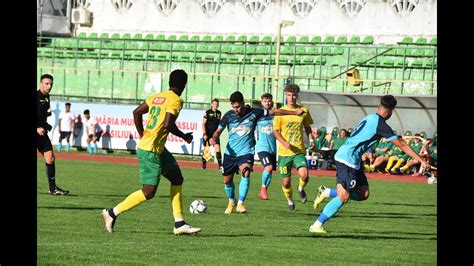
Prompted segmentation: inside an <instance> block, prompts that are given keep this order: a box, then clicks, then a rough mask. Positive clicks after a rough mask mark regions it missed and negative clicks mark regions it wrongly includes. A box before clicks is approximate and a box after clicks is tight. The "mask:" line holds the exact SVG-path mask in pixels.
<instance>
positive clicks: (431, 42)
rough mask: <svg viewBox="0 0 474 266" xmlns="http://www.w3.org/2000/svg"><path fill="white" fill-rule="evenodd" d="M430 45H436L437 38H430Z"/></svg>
mask: <svg viewBox="0 0 474 266" xmlns="http://www.w3.org/2000/svg"><path fill="white" fill-rule="evenodd" d="M430 45H435V46H436V45H438V38H437V37H433V38H431V40H430Z"/></svg>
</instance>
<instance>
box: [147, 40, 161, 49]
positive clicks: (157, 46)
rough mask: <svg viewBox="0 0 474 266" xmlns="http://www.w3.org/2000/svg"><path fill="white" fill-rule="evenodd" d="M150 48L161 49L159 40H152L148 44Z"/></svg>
mask: <svg viewBox="0 0 474 266" xmlns="http://www.w3.org/2000/svg"><path fill="white" fill-rule="evenodd" d="M150 50H153V51H158V50H161V44H160V43H159V42H154V43H152V44H151V46H150Z"/></svg>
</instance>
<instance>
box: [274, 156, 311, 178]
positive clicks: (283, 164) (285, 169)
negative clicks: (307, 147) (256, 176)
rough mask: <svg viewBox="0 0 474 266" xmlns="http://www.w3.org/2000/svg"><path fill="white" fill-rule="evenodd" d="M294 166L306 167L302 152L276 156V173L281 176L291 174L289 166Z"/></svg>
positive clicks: (297, 167)
mask: <svg viewBox="0 0 474 266" xmlns="http://www.w3.org/2000/svg"><path fill="white" fill-rule="evenodd" d="M292 166H294V167H295V168H296V169H299V168H300V167H306V168H308V166H307V165H306V157H305V155H304V154H303V153H298V154H295V155H291V156H280V157H278V170H279V171H278V173H279V176H280V177H282V178H285V177H290V176H291V167H292Z"/></svg>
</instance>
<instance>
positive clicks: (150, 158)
mask: <svg viewBox="0 0 474 266" xmlns="http://www.w3.org/2000/svg"><path fill="white" fill-rule="evenodd" d="M137 155H138V160H139V161H140V184H142V185H151V186H158V184H159V183H160V175H161V174H166V173H167V172H168V171H172V170H179V166H178V163H177V162H176V160H175V158H174V157H173V155H172V154H171V153H170V152H169V151H168V150H167V149H165V150H164V151H163V152H162V153H161V154H158V153H154V152H151V151H145V150H142V149H139V148H138V149H137Z"/></svg>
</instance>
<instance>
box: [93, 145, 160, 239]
mask: <svg viewBox="0 0 474 266" xmlns="http://www.w3.org/2000/svg"><path fill="white" fill-rule="evenodd" d="M137 156H138V161H139V163H140V184H142V188H141V189H139V190H137V191H135V192H133V193H132V194H130V195H129V196H128V197H127V198H125V200H123V201H122V202H120V203H119V204H118V205H117V206H115V207H113V208H109V209H104V210H103V211H102V218H103V219H104V229H105V230H106V231H107V232H109V233H112V232H113V231H114V224H115V219H116V218H117V217H118V216H119V215H120V214H122V213H124V212H126V211H128V210H130V209H132V208H135V207H136V206H138V205H140V204H141V203H142V202H144V201H146V200H148V199H151V198H153V197H154V196H155V193H156V189H157V187H158V184H159V183H160V174H161V159H160V155H158V154H156V153H153V152H150V151H144V150H142V149H137Z"/></svg>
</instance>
